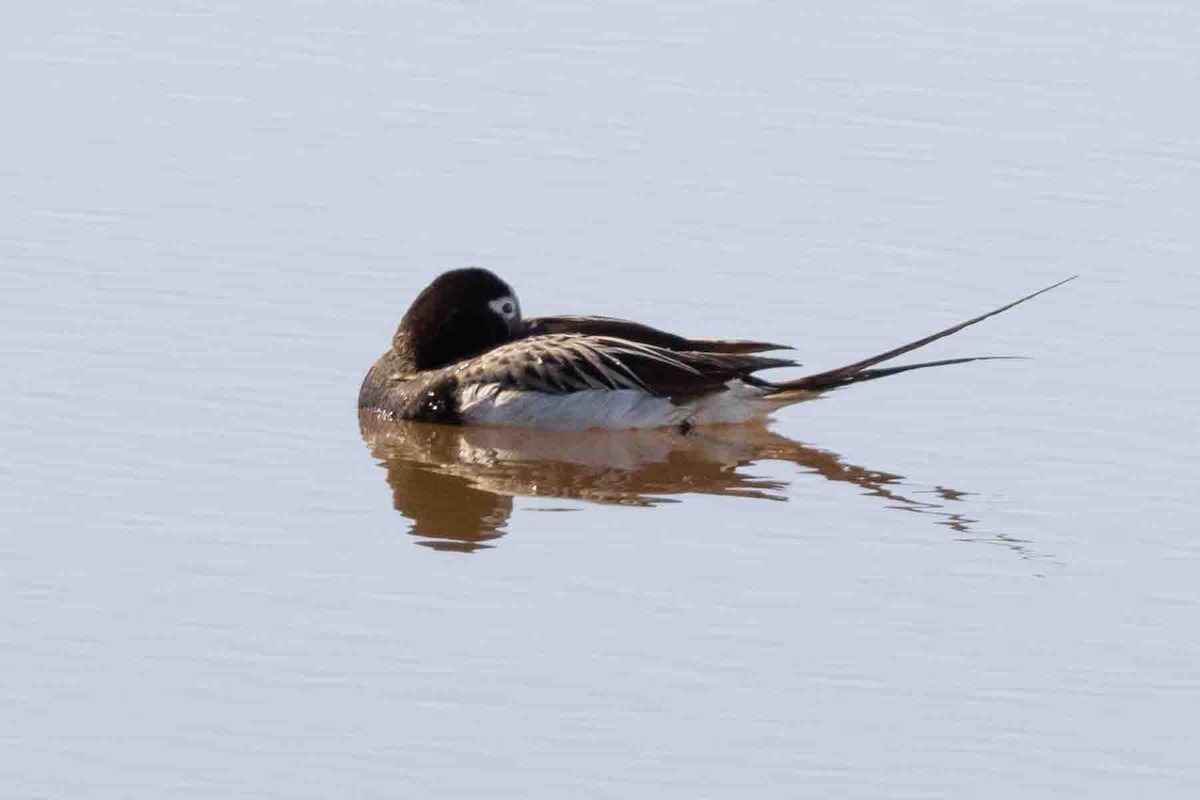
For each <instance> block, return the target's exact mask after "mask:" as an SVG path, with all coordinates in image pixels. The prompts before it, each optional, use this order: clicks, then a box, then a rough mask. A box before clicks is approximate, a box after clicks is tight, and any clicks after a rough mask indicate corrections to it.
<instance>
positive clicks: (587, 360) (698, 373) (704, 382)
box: [453, 334, 795, 398]
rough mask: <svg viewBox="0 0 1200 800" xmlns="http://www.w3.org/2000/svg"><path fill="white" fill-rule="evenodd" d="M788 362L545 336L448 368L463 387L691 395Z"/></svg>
mask: <svg viewBox="0 0 1200 800" xmlns="http://www.w3.org/2000/svg"><path fill="white" fill-rule="evenodd" d="M782 366H795V362H793V361H791V360H790V359H781V358H768V357H765V356H757V355H749V354H745V353H710V352H693V351H684V352H675V351H672V350H667V349H665V348H662V347H656V346H654V345H650V344H645V343H643V342H634V341H629V340H626V339H620V338H616V337H612V336H589V335H584V334H547V335H544V336H534V337H528V338H524V339H518V340H516V341H514V342H510V343H508V344H505V345H501V346H500V347H497V348H495V349H494V350H490V351H488V352H487V353H484V354H483V355H480V356H478V357H476V358H473V359H470V360H469V361H466V362H463V363H462V364H459V365H457V366H456V367H454V368H453V369H454V371H455V375H456V377H457V378H458V379H459V380H460V381H462V382H463V383H467V384H485V383H494V384H497V385H499V386H502V387H504V388H506V389H519V390H525V391H534V392H543V393H547V394H570V393H572V392H579V391H589V390H597V389H599V390H606V391H619V390H623V389H635V390H638V391H642V392H646V393H647V394H651V395H655V396H660V397H671V398H676V397H695V396H697V395H702V394H706V393H709V392H713V391H717V390H718V389H721V388H722V387H724V385H725V383H726V382H728V381H730V380H732V379H734V378H743V379H748V380H754V379H753V378H750V375H751V373H753V372H755V371H757V370H760V369H767V368H769V367H782Z"/></svg>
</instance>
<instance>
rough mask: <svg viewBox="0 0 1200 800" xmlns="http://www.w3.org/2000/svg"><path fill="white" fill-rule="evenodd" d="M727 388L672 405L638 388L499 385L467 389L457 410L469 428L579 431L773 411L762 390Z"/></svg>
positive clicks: (709, 421)
mask: <svg viewBox="0 0 1200 800" xmlns="http://www.w3.org/2000/svg"><path fill="white" fill-rule="evenodd" d="M725 385H726V387H728V388H726V390H725V391H722V392H718V393H715V394H711V395H709V396H707V397H703V398H701V399H699V400H696V401H694V402H691V403H686V404H683V405H675V404H674V403H672V402H671V401H670V400H668V399H667V398H665V397H655V396H654V395H651V394H647V393H646V392H643V391H640V390H638V389H617V390H611V389H588V390H584V391H578V392H569V393H566V394H551V393H548V392H537V391H527V390H521V389H505V388H503V387H502V386H501V385H500V384H498V383H487V384H482V385H475V386H468V387H466V388H465V389H464V390H463V393H462V396H461V405H460V407H459V411H460V413H461V414H462V416H463V419H464V420H465V421H466V422H467V423H468V424H470V425H504V426H514V427H522V428H546V429H549V430H569V431H578V430H586V429H587V428H617V429H620V428H662V427H667V426H675V425H680V424H682V423H683V422H685V421H686V422H690V423H692V424H694V425H713V424H720V423H739V422H747V421H749V420H751V419H754V418H755V417H761V416H763V415H765V414H767V413H769V412H770V411H772V410H774V409H775V408H776V405H775V404H773V403H770V402H764V400H763V395H764V394H766V391H765V390H764V389H762V388H760V387H757V386H750V385H747V384H745V383H743V382H742V381H739V380H732V381H729V382H728V383H727V384H725Z"/></svg>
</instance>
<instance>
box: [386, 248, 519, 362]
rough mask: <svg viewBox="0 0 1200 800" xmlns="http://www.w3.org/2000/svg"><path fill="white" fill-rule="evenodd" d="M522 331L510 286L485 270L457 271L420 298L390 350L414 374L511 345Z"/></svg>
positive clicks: (437, 281) (400, 328)
mask: <svg viewBox="0 0 1200 800" xmlns="http://www.w3.org/2000/svg"><path fill="white" fill-rule="evenodd" d="M520 327H521V305H520V303H518V302H517V295H516V292H514V291H513V290H512V287H511V286H509V285H508V284H507V283H505V282H504V281H502V280H500V279H499V278H498V277H496V276H495V275H494V274H492V273H491V272H488V271H487V270H486V269H480V268H478V267H470V268H467V269H456V270H451V271H450V272H444V273H442V274H441V275H439V276H438V277H437V278H436V279H434V281H433V283H431V284H429V285H428V286H426V287H425V289H424V290H423V291H422V292H421V293H420V294H419V295H417V299H416V300H414V301H413V303H412V305H411V306H409V309H408V311H407V313H405V315H404V318H403V319H402V320H400V327H399V329H397V331H396V336H395V338H394V339H393V340H392V348H393V349H394V350H395V351H396V353H397V354H398V355H399V356H400V357H401V359H403V360H404V362H406V366H408V367H409V368H410V369H413V370H414V371H420V370H427V369H437V368H438V367H444V366H446V365H447V364H453V363H454V362H456V361H461V360H462V359H464V358H470V357H471V356H475V355H479V354H480V353H482V352H485V351H487V350H490V349H492V348H493V347H496V346H497V345H500V344H503V343H505V342H507V341H509V340H511V339H512V338H514V336H515V335H516V333H517V331H518V330H519V329H520Z"/></svg>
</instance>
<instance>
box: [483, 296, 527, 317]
mask: <svg viewBox="0 0 1200 800" xmlns="http://www.w3.org/2000/svg"><path fill="white" fill-rule="evenodd" d="M488 308H490V309H491V310H492V311H494V312H496V315H497V316H499V317H500V318H501V319H505V320H513V319H518V318H520V316H521V306H520V305H518V304H517V298H515V297H513V296H512V295H511V294H506V295H504V297H497V298H496V299H495V300H489V301H488ZM506 308H507V309H508V310H507V311H506V310H505V309H506Z"/></svg>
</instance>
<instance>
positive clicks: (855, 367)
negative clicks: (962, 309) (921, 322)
mask: <svg viewBox="0 0 1200 800" xmlns="http://www.w3.org/2000/svg"><path fill="white" fill-rule="evenodd" d="M1077 277H1079V276H1077V275H1072V276H1071V277H1070V278H1067V279H1066V280H1061V281H1059V282H1058V283H1055V284H1053V285H1052V286H1047V287H1046V288H1045V289H1039V290H1038V291H1036V292H1034V293H1032V294H1027V295H1025V296H1024V297H1022V298H1021V299H1019V300H1014V301H1013V302H1011V303H1009V304H1007V305H1003V306H1001V307H1000V308H997V309H995V310H994V311H989V312H987V313H986V314H980V315H979V316H978V317H974V318H972V319H969V320H967V321H966V322H960V323H958V324H957V325H952V326H950V327H949V328H946V329H945V330H941V331H938V332H937V333H934V334H930V335H929V336H926V337H924V338H922V339H918V340H916V341H915V342H909V343H908V344H905V345H901V346H900V347H896V348H893V349H891V350H888V351H887V352H884V353H880V354H879V355H875V356H871V357H870V358H864V359H863V360H862V361H856V362H854V363H853V364H847V365H846V366H844V367H838V368H837V369H831V370H828V371H826V372H818V373H816V374H814V375H806V376H805V377H803V378H797V379H796V380H792V381H783V382H781V383H773V384H771V386H772V387H773V388H774V389H775V391H774V392H773V393H772V394H771V395H769V397H770V399H772V400H775V399H778V400H790V399H791V398H792V397H795V399H796V400H799V399H802V398H803V397H804V396H805V395H807V394H810V393H816V392H823V391H826V390H828V389H836V388H837V387H839V386H846V385H848V384H851V383H860V382H862V381H869V380H874V379H876V378H883V377H886V376H888V375H895V374H897V373H900V372H907V371H909V370H913V369H924V368H926V367H941V366H946V365H949V364H965V363H967V362H969V361H989V360H996V359H1005V358H1014V356H976V357H974V358H950V359H944V360H941V361H926V362H922V363H920V364H906V365H903V366H898V367H885V368H883V369H870V367H873V366H875V365H876V364H880V363H882V362H884V361H890V360H892V359H893V358H896V357H897V356H901V355H904V354H905V353H908V352H911V351H913V350H916V349H917V348H918V347H924V346H925V345H927V344H929V343H931V342H935V341H937V340H938V339H942V338H945V337H946V336H949V335H951V334H954V333H958V332H959V331H961V330H962V329H963V328H966V327H969V326H971V325H974V324H975V323H977V322H983V321H984V320H985V319H987V318H988V317H994V316H996V315H997V314H1001V313H1003V312H1005V311H1008V310H1009V309H1010V308H1014V307H1016V306H1019V305H1021V303H1024V302H1026V301H1028V300H1032V299H1033V298H1035V297H1037V296H1038V295H1039V294H1045V293H1046V292H1048V291H1050V290H1051V289H1057V288H1058V287H1059V286H1062V285H1063V284H1064V283H1067V282H1069V281H1073V280H1075V278H1077Z"/></svg>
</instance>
